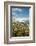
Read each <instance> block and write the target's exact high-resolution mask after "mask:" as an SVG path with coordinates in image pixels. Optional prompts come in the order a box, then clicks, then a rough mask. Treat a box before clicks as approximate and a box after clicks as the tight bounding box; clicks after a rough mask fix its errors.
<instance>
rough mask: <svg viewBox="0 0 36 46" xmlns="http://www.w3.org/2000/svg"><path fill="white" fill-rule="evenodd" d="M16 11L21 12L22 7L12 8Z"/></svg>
mask: <svg viewBox="0 0 36 46" xmlns="http://www.w3.org/2000/svg"><path fill="white" fill-rule="evenodd" d="M15 11H19V12H21V11H22V9H20V8H12V12H15Z"/></svg>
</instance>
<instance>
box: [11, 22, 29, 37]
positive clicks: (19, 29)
mask: <svg viewBox="0 0 36 46" xmlns="http://www.w3.org/2000/svg"><path fill="white" fill-rule="evenodd" d="M12 29H13V36H14V37H16V36H29V26H28V25H27V24H26V23H24V22H13V23H12Z"/></svg>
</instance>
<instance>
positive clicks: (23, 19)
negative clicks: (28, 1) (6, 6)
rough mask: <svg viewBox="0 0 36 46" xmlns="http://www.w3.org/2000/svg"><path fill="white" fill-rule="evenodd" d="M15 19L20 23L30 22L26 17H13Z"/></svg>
mask: <svg viewBox="0 0 36 46" xmlns="http://www.w3.org/2000/svg"><path fill="white" fill-rule="evenodd" d="M14 18H15V21H19V22H24V21H27V20H29V18H25V17H23V18H19V17H18V18H17V17H13V19H14Z"/></svg>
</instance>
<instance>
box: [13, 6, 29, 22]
mask: <svg viewBox="0 0 36 46" xmlns="http://www.w3.org/2000/svg"><path fill="white" fill-rule="evenodd" d="M12 16H13V18H15V19H16V21H20V22H21V21H22V20H28V18H29V8H28V7H24V8H12Z"/></svg>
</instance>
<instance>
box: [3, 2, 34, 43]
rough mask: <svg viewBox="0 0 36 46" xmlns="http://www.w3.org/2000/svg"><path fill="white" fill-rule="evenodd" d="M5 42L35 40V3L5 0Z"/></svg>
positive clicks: (29, 41) (31, 41) (28, 41)
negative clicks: (7, 0)
mask: <svg viewBox="0 0 36 46" xmlns="http://www.w3.org/2000/svg"><path fill="white" fill-rule="evenodd" d="M4 12H5V13H4V21H5V22H4V42H5V43H8V44H14V43H33V42H35V3H27V2H4Z"/></svg>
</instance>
